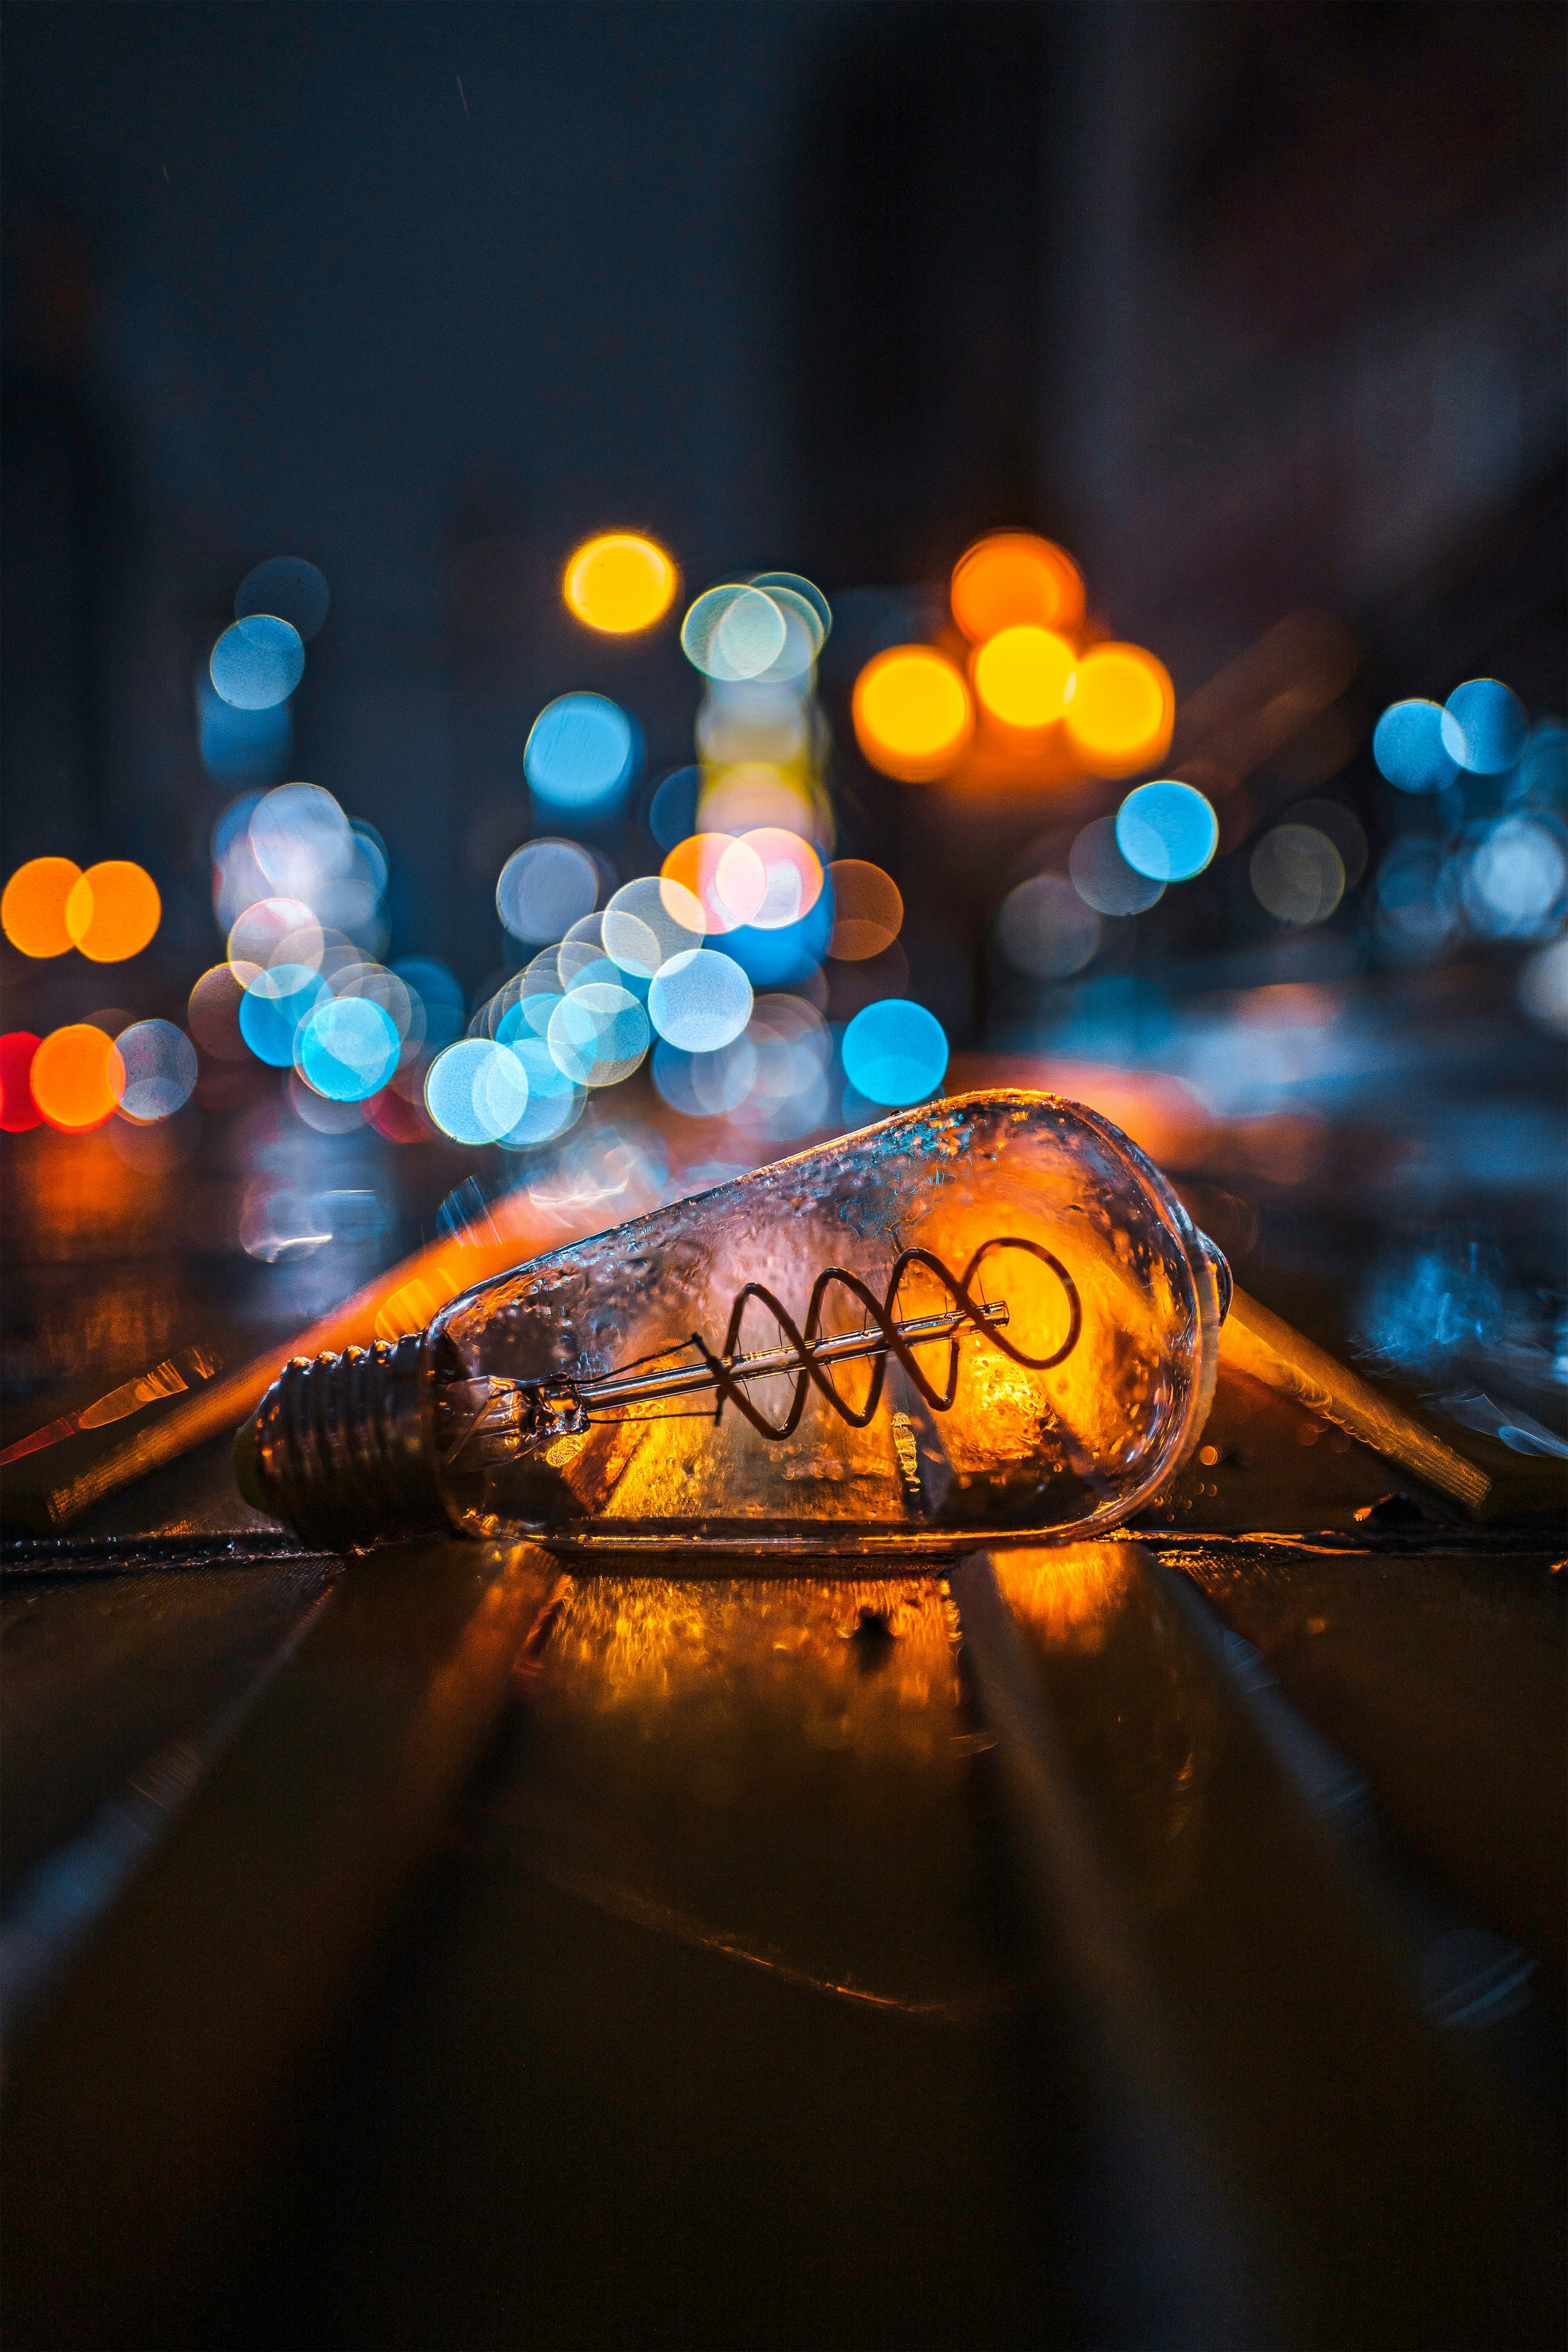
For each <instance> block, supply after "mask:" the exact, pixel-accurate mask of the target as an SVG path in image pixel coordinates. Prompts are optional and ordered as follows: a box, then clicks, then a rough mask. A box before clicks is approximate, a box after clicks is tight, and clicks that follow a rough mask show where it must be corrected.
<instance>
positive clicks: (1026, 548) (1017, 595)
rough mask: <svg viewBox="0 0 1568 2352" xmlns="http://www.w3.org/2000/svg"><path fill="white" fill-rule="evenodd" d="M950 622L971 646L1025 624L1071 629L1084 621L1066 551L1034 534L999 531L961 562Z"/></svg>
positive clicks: (1078, 583)
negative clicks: (953, 621)
mask: <svg viewBox="0 0 1568 2352" xmlns="http://www.w3.org/2000/svg"><path fill="white" fill-rule="evenodd" d="M951 593H952V617H953V619H954V620H955V621H956V622H957V624H958V625H959V627H960V628H961V629H962V630H963V634H964V635H965V636H966V637H968V638H969V639H970V641H971V642H972V643H973V644H980V643H982V642H983V641H984V639H985V638H987V637H992V636H994V635H997V633H998V632H999V631H1001V630H1003V629H1011V628H1014V627H1016V626H1019V625H1025V624H1027V625H1030V626H1033V627H1035V628H1038V629H1053V630H1072V629H1076V628H1077V627H1078V625H1079V622H1080V621H1081V620H1082V619H1083V609H1084V596H1083V579H1082V575H1081V574H1080V572H1079V568H1078V566H1077V564H1076V563H1075V562H1073V560H1072V558H1071V556H1070V555H1069V554H1068V551H1067V550H1066V549H1065V548H1062V547H1057V546H1055V545H1053V543H1052V542H1051V541H1049V540H1047V539H1037V537H1036V536H1035V534H1034V533H1033V532H1032V531H1026V530H998V531H993V532H991V533H990V534H989V536H988V537H986V538H984V539H982V540H978V541H976V542H975V544H974V545H973V547H972V548H970V549H969V551H967V553H966V554H964V555H963V556H961V557H960V559H959V562H958V564H957V566H956V568H955V569H954V572H953V575H952V592H951Z"/></svg>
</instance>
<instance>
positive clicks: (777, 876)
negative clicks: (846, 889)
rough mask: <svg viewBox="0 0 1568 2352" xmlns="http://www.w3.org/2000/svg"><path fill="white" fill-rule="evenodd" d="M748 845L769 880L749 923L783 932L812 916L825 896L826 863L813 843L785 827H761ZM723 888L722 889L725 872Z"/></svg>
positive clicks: (746, 840)
mask: <svg viewBox="0 0 1568 2352" xmlns="http://www.w3.org/2000/svg"><path fill="white" fill-rule="evenodd" d="M743 839H744V845H745V847H746V848H747V849H749V850H750V851H751V852H752V856H754V857H756V858H758V859H760V861H761V863H762V867H763V877H764V880H765V885H766V887H765V888H764V890H763V896H762V898H761V899H760V900H759V901H758V903H757V905H756V906H755V907H754V908H752V911H751V913H750V914H749V915H748V916H747V917H746V920H747V921H748V922H750V923H752V924H754V925H755V926H756V928H757V929H758V930H762V931H782V930H784V929H785V928H786V927H787V926H788V925H789V924H791V923H797V922H799V921H800V919H801V918H802V917H803V916H804V915H809V914H810V912H811V910H812V908H814V907H815V906H816V902H817V900H818V898H821V896H822V886H823V871H822V860H821V859H820V858H819V857H818V856H817V854H816V850H815V849H813V847H812V845H811V844H810V842H809V841H805V840H803V839H802V838H801V836H800V835H799V834H797V833H792V832H790V831H789V830H787V829H786V828H785V827H784V826H782V825H759V826H755V827H753V828H752V831H751V832H749V833H747V834H746V835H744V836H743ZM720 887H721V889H722V887H723V881H722V869H721V882H720Z"/></svg>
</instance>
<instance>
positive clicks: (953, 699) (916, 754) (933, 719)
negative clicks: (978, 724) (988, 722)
mask: <svg viewBox="0 0 1568 2352" xmlns="http://www.w3.org/2000/svg"><path fill="white" fill-rule="evenodd" d="M853 718H854V723H855V734H856V738H857V740H858V742H859V745H860V749H861V750H862V751H864V753H865V754H866V757H867V759H868V760H869V761H870V762H871V764H872V766H873V767H874V768H880V769H881V771H882V772H883V773H884V775H889V776H897V777H899V778H900V780H901V781H902V782H906V783H926V782H932V781H933V780H934V779H935V778H937V777H938V776H943V775H945V774H946V773H947V772H948V771H949V770H950V769H951V768H952V767H953V766H954V765H955V764H956V762H957V761H958V759H959V757H960V755H961V753H962V752H963V750H964V748H965V746H966V745H967V743H968V741H969V739H970V737H971V735H972V734H973V731H974V706H973V702H972V700H971V699H970V693H969V688H968V686H967V685H966V683H965V682H964V679H963V677H962V676H961V675H960V673H959V672H958V670H956V669H955V668H954V667H953V665H952V662H950V661H949V660H948V659H947V657H946V656H945V655H943V654H940V653H938V652H937V651H936V650H935V648H934V647H933V646H889V648H888V650H887V652H885V653H880V654H877V655H875V656H873V658H872V659H871V660H870V661H868V663H867V664H866V667H865V668H864V669H863V670H862V671H861V672H860V675H859V677H858V678H857V679H856V681H855V695H854V703H853Z"/></svg>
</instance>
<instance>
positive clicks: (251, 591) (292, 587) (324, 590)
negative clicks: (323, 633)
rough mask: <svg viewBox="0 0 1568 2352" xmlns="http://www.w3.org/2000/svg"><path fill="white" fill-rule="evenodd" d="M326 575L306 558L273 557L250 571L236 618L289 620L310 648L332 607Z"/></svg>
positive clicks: (239, 591)
mask: <svg viewBox="0 0 1568 2352" xmlns="http://www.w3.org/2000/svg"><path fill="white" fill-rule="evenodd" d="M331 601H332V599H331V592H330V590H329V589H328V586H327V581H326V574H325V573H324V572H320V571H318V570H317V568H316V566H315V565H314V564H313V563H307V562H306V561H305V559H304V557H303V556H302V555H270V556H268V559H267V561H266V562H265V563H258V564H257V565H256V566H255V567H254V569H253V570H251V571H249V572H247V573H246V575H245V577H244V579H243V580H242V581H241V582H240V583H239V586H238V589H237V591H236V593H235V599H234V615H235V618H236V620H237V621H247V620H249V619H251V618H252V617H253V616H255V615H257V614H274V615H275V616H276V617H277V618H278V619H279V620H280V621H287V622H288V624H289V627H290V628H291V629H292V630H293V631H294V633H295V635H297V636H299V637H300V638H301V639H302V640H303V641H304V643H305V644H306V645H309V644H310V639H311V638H312V637H313V636H314V635H315V634H316V632H317V630H318V629H319V628H320V627H321V623H322V622H323V621H324V620H325V619H326V617H327V614H328V611H329V609H330V607H331Z"/></svg>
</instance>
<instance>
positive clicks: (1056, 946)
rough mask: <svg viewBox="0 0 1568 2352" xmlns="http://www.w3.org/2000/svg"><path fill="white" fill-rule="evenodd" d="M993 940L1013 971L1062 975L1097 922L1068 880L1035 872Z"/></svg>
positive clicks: (1092, 944) (1011, 895) (1005, 910)
mask: <svg viewBox="0 0 1568 2352" xmlns="http://www.w3.org/2000/svg"><path fill="white" fill-rule="evenodd" d="M996 939H997V944H998V945H999V947H1000V948H1001V950H1002V952H1003V954H1004V955H1005V957H1006V959H1007V961H1008V962H1009V963H1010V964H1011V965H1012V966H1013V969H1014V970H1015V971H1022V972H1026V973H1027V974H1028V975H1029V976H1030V978H1031V979H1034V980H1061V979H1065V977H1066V976H1067V974H1068V972H1074V971H1082V969H1083V967H1084V965H1085V964H1086V963H1088V962H1089V960H1090V958H1091V957H1092V956H1093V954H1094V951H1095V950H1096V948H1098V946H1099V945H1100V922H1099V919H1098V917H1097V916H1096V914H1095V912H1094V910H1093V908H1091V907H1089V905H1087V904H1086V902H1085V900H1084V898H1083V897H1082V894H1081V893H1080V892H1079V890H1078V889H1077V888H1076V887H1074V885H1073V884H1072V883H1070V882H1068V881H1064V879H1063V878H1062V877H1061V876H1060V875H1059V874H1037V875H1035V876H1034V877H1032V878H1031V879H1030V880H1029V881H1027V882H1020V883H1019V885H1018V887H1017V888H1016V890H1010V891H1009V892H1008V894H1007V896H1006V898H1005V899H1004V900H1003V901H1002V908H1001V911H1000V913H999V914H998V916H997V918H996ZM857 1084H858V1081H857ZM860 1091H861V1092H862V1094H864V1093H865V1091H866V1089H865V1087H861V1089H860Z"/></svg>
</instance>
